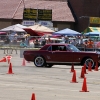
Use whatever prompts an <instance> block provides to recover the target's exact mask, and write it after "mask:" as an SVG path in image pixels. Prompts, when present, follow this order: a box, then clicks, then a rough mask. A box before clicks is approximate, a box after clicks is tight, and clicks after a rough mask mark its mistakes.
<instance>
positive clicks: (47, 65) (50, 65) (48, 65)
mask: <svg viewBox="0 0 100 100" xmlns="http://www.w3.org/2000/svg"><path fill="white" fill-rule="evenodd" d="M44 66H45V67H46V68H51V67H52V66H53V64H45V65H44Z"/></svg>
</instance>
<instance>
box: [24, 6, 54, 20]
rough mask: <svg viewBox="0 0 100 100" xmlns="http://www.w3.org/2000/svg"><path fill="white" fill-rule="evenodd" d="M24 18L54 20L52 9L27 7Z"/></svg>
mask: <svg viewBox="0 0 100 100" xmlns="http://www.w3.org/2000/svg"><path fill="white" fill-rule="evenodd" d="M23 20H35V21H38V20H41V21H52V10H51V9H31V8H25V9H24V11H23Z"/></svg>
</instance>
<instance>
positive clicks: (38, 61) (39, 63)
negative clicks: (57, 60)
mask: <svg viewBox="0 0 100 100" xmlns="http://www.w3.org/2000/svg"><path fill="white" fill-rule="evenodd" d="M34 65H35V66H36V67H43V66H44V65H45V59H44V58H43V57H42V56H37V57H35V59H34Z"/></svg>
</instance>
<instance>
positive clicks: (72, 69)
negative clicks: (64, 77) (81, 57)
mask: <svg viewBox="0 0 100 100" xmlns="http://www.w3.org/2000/svg"><path fill="white" fill-rule="evenodd" d="M70 72H74V64H73V63H72V67H71V71H70Z"/></svg>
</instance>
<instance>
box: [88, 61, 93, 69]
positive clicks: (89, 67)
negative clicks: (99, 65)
mask: <svg viewBox="0 0 100 100" xmlns="http://www.w3.org/2000/svg"><path fill="white" fill-rule="evenodd" d="M88 71H92V68H91V62H90V63H89V66H88Z"/></svg>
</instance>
